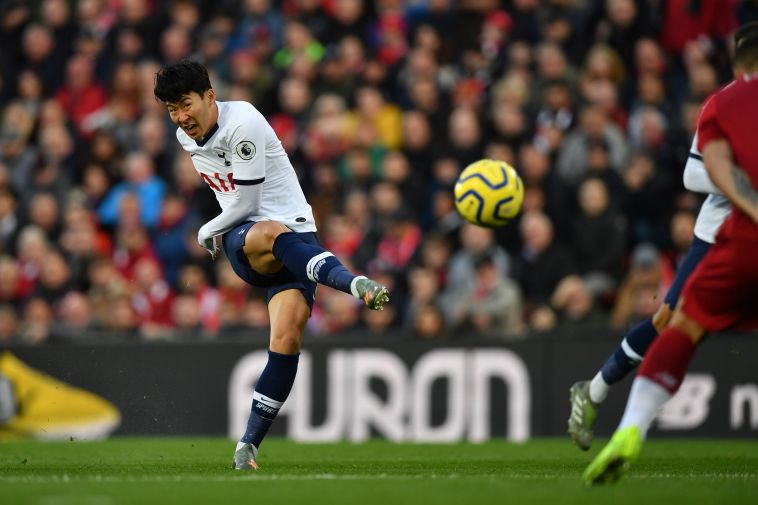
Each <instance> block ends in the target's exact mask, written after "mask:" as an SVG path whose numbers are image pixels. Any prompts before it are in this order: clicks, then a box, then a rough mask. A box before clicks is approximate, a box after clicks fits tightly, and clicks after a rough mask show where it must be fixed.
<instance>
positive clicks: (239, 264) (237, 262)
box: [223, 221, 319, 308]
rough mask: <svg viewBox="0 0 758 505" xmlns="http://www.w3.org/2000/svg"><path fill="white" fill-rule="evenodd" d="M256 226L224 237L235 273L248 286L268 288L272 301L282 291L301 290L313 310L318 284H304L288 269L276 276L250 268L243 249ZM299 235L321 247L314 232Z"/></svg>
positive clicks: (247, 225)
mask: <svg viewBox="0 0 758 505" xmlns="http://www.w3.org/2000/svg"><path fill="white" fill-rule="evenodd" d="M254 224H255V222H254V221H250V222H247V223H243V224H241V225H239V226H236V227H234V228H232V229H231V230H229V232H227V233H226V234H225V235H224V239H223V245H224V252H225V253H226V257H227V258H229V262H230V263H231V264H232V269H234V272H235V273H236V274H237V275H238V276H239V277H240V278H241V279H242V280H244V281H245V282H247V283H248V284H251V285H253V286H255V287H258V288H267V289H268V293H267V298H268V300H271V298H272V297H273V296H274V295H275V294H277V293H279V292H280V291H284V290H287V289H299V290H300V292H301V293H303V296H304V297H305V301H306V302H307V303H308V306H309V307H310V308H313V301H314V300H315V299H316V286H317V284H316V283H315V282H308V283H307V284H303V283H302V282H300V281H299V280H297V278H296V277H295V276H294V275H293V274H292V272H290V271H289V270H287V269H286V268H282V269H281V270H280V271H278V272H277V273H275V274H262V273H259V272H256V271H255V270H253V267H251V266H250V262H249V261H248V260H247V256H245V252H244V251H243V250H242V247H243V246H244V245H245V237H246V236H247V232H248V231H249V230H250V228H252V226H253V225H254ZM298 235H300V237H302V239H303V240H304V241H305V242H306V243H308V244H313V245H319V242H318V237H317V236H316V233H314V232H312V231H311V232H305V233H298Z"/></svg>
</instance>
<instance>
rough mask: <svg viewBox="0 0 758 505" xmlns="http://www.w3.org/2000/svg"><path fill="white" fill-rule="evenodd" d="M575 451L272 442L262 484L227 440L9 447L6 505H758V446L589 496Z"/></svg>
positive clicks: (654, 456)
mask: <svg viewBox="0 0 758 505" xmlns="http://www.w3.org/2000/svg"><path fill="white" fill-rule="evenodd" d="M601 447H602V445H601V444H599V443H596V444H595V446H594V447H593V449H592V450H591V451H590V452H589V453H582V452H580V451H579V450H577V449H576V448H574V447H573V446H572V445H571V443H570V442H569V441H568V440H564V439H552V440H534V441H531V442H529V443H526V444H520V445H514V444H508V443H505V442H502V441H494V442H489V443H486V444H477V445H472V444H454V445H411V444H400V445H398V444H391V443H387V442H380V441H375V442H370V443H366V444H357V445H356V444H323V445H315V444H296V443H293V442H288V441H285V440H277V439H272V440H267V441H266V443H265V444H264V446H263V450H262V452H261V455H260V457H259V463H260V465H261V470H260V471H259V472H255V473H249V472H244V473H241V472H234V471H232V470H230V469H229V464H230V461H231V452H232V450H233V443H231V442H229V441H227V440H224V439H218V438H116V439H112V440H108V441H105V442H76V441H74V442H56V443H53V442H47V443H43V442H7V443H2V444H0V502H1V503H3V504H26V503H44V504H58V505H64V504H72V505H73V504H77V505H78V504H82V505H96V504H98V505H99V504H103V505H105V504H124V503H156V504H166V503H182V504H185V505H189V504H201V503H202V504H215V503H235V502H241V501H244V502H247V503H254V504H264V503H265V504H289V503H293V504H294V503H297V504H309V503H328V504H330V505H337V504H358V505H371V504H381V505H397V504H401V503H409V504H414V505H436V504H456V505H460V504H461V503H463V504H466V505H480V504H486V503H493V504H494V503H497V504H504V503H513V504H537V503H539V504H543V503H544V504H548V503H549V504H553V503H560V504H571V503H580V504H582V505H590V504H593V503H598V504H604V505H607V504H609V503H613V504H614V505H618V504H634V505H639V504H640V503H643V504H644V503H667V502H670V503H698V504H716V503H725V504H726V503H728V504H735V503H756V502H758V443H757V442H755V441H745V440H740V441H736V440H735V441H722V440H719V441H715V440H714V441H703V440H698V441H692V440H686V441H685V440H677V441H662V440H651V441H649V442H647V443H646V444H645V446H644V447H643V452H642V456H641V458H640V460H639V461H638V462H637V463H636V465H635V466H634V467H633V468H632V472H631V473H630V475H629V477H627V479H626V480H624V481H623V482H621V483H620V484H618V485H616V486H610V487H595V488H588V487H585V486H584V485H583V484H582V482H581V481H580V475H581V473H582V471H583V469H584V467H585V466H586V465H587V463H588V462H589V461H590V458H591V457H592V456H593V455H594V454H596V453H597V451H599V449H600V448H601Z"/></svg>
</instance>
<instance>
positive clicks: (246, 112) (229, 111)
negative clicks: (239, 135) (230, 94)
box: [218, 101, 260, 125]
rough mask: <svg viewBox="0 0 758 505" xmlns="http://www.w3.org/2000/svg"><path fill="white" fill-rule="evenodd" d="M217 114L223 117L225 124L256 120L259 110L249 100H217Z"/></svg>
mask: <svg viewBox="0 0 758 505" xmlns="http://www.w3.org/2000/svg"><path fill="white" fill-rule="evenodd" d="M218 107H219V111H220V112H219V115H220V116H221V117H222V118H223V120H224V123H225V124H230V125H233V124H238V123H245V122H248V121H251V120H256V119H257V118H258V116H260V112H258V109H256V108H255V106H254V105H253V104H251V103H250V102H244V101H233V102H218Z"/></svg>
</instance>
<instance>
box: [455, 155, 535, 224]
mask: <svg viewBox="0 0 758 505" xmlns="http://www.w3.org/2000/svg"><path fill="white" fill-rule="evenodd" d="M454 192H455V206H456V208H457V209H458V213H459V214H460V215H461V216H462V217H463V219H465V220H466V221H468V222H470V223H474V224H476V225H479V226H486V227H489V228H495V227H498V226H503V225H506V224H508V222H509V221H510V220H511V219H513V218H514V217H516V216H517V215H518V213H519V211H520V210H521V204H522V203H523V201H524V184H523V183H522V182H521V178H520V177H519V175H518V173H517V172H516V169H515V168H513V167H512V166H510V165H509V164H508V163H506V162H504V161H498V160H487V159H484V160H479V161H475V162H474V163H472V164H470V165H469V166H467V167H466V168H464V169H463V172H461V175H459V176H458V181H457V182H456V183H455V190H454Z"/></svg>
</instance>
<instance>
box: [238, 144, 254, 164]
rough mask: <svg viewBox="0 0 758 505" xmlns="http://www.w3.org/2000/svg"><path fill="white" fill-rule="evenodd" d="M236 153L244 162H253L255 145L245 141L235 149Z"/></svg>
mask: <svg viewBox="0 0 758 505" xmlns="http://www.w3.org/2000/svg"><path fill="white" fill-rule="evenodd" d="M234 151H235V152H236V153H237V156H239V157H240V158H242V159H243V160H252V159H253V156H255V144H253V143H252V142H250V141H249V140H243V141H242V142H240V143H239V144H237V147H235V148H234Z"/></svg>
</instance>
